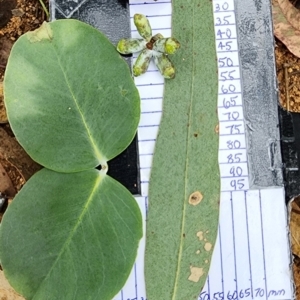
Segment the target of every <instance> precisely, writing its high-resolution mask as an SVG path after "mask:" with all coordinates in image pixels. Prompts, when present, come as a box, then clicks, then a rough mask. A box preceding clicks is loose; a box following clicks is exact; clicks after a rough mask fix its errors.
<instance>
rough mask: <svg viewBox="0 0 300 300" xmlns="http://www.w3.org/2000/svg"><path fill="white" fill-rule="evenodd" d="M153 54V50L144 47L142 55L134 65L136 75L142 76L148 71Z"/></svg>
mask: <svg viewBox="0 0 300 300" xmlns="http://www.w3.org/2000/svg"><path fill="white" fill-rule="evenodd" d="M152 55H153V54H152V51H151V50H148V49H144V50H143V51H142V52H141V53H140V55H139V56H138V58H137V60H136V61H135V63H134V65H133V75H134V76H140V75H142V74H144V73H145V72H146V71H147V69H148V67H149V63H150V60H151V57H152Z"/></svg>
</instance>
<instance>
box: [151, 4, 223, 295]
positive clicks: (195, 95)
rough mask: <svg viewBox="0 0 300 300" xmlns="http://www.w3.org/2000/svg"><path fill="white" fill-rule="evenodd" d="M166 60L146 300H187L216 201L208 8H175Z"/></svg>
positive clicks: (210, 240) (197, 286) (208, 243)
mask: <svg viewBox="0 0 300 300" xmlns="http://www.w3.org/2000/svg"><path fill="white" fill-rule="evenodd" d="M172 5H173V7H172V13H173V15H172V36H174V37H175V38H176V39H178V40H179V41H180V43H181V49H180V50H178V52H176V54H175V55H174V56H173V57H172V61H173V62H174V65H175V66H176V78H175V79H174V80H170V81H166V82H165V94H164V104H163V117H162V122H161V125H160V130H159V135H158V140H157V144H156V149H155V153H154V158H153V167H152V173H151V179H150V187H149V188H150V190H149V210H148V217H147V238H146V239H147V240H146V261H145V264H146V265H145V275H146V291H147V299H148V300H157V299H163V300H192V299H197V296H198V294H199V293H200V291H201V289H202V288H203V285H204V283H205V280H206V276H207V274H208V270H209V266H210V262H211V257H212V252H213V248H214V245H215V240H216V236H217V228H218V211H219V197H220V178H219V167H218V138H219V137H218V134H217V133H216V130H215V129H216V126H217V124H218V119H217V92H218V76H217V64H216V53H215V37H214V26H213V24H214V22H213V9H212V2H211V1H210V0H192V1H186V0H173V1H172Z"/></svg>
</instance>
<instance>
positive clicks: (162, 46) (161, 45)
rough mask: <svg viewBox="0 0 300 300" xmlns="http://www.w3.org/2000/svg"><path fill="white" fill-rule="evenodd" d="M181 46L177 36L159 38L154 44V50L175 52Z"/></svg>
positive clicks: (168, 52)
mask: <svg viewBox="0 0 300 300" xmlns="http://www.w3.org/2000/svg"><path fill="white" fill-rule="evenodd" d="M179 48H180V43H179V42H178V40H176V39H175V38H172V37H170V38H166V39H158V40H157V41H156V42H155V43H154V45H153V50H155V51H158V52H162V53H166V54H174V53H175V52H176V51H177V49H179Z"/></svg>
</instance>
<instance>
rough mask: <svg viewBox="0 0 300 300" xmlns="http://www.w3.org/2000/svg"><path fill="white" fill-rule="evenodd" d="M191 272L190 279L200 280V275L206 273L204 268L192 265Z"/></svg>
mask: <svg viewBox="0 0 300 300" xmlns="http://www.w3.org/2000/svg"><path fill="white" fill-rule="evenodd" d="M190 271H191V274H190V276H189V278H188V280H189V281H193V282H198V281H199V279H200V277H201V276H202V275H203V274H204V271H203V268H198V267H193V266H190Z"/></svg>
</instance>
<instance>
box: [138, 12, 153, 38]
mask: <svg viewBox="0 0 300 300" xmlns="http://www.w3.org/2000/svg"><path fill="white" fill-rule="evenodd" d="M133 20H134V24H135V26H136V28H137V30H138V32H139V34H140V36H141V37H143V38H144V39H145V40H146V41H147V42H149V41H150V39H151V37H152V29H151V26H150V23H149V21H148V19H147V18H146V17H145V16H144V15H142V14H135V15H134V17H133Z"/></svg>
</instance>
